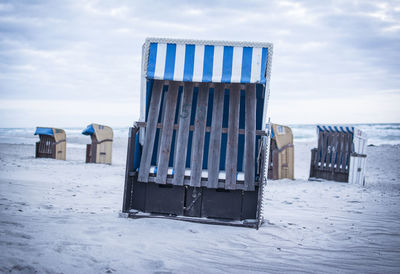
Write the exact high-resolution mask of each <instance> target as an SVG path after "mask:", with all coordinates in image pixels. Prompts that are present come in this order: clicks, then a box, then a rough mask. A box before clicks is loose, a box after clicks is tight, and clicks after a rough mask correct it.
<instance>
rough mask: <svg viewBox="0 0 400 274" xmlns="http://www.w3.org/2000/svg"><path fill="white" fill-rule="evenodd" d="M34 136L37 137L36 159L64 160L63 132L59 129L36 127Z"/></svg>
mask: <svg viewBox="0 0 400 274" xmlns="http://www.w3.org/2000/svg"><path fill="white" fill-rule="evenodd" d="M35 135H39V142H36V153H35V157H36V158H53V159H57V160H65V158H66V150H67V145H66V135H65V131H64V130H62V129H59V128H50V127H37V128H36V131H35Z"/></svg>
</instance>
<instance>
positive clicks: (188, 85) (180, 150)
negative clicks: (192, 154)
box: [172, 82, 193, 185]
mask: <svg viewBox="0 0 400 274" xmlns="http://www.w3.org/2000/svg"><path fill="white" fill-rule="evenodd" d="M192 100H193V83H192V82H185V83H184V84H183V95H182V101H181V107H180V111H179V129H178V136H177V142H176V150H175V157H174V179H173V181H172V184H174V185H183V181H184V177H185V165H186V155H187V147H188V138H189V126H190V115H191V113H192Z"/></svg>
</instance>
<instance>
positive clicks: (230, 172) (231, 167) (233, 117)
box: [225, 84, 240, 189]
mask: <svg viewBox="0 0 400 274" xmlns="http://www.w3.org/2000/svg"><path fill="white" fill-rule="evenodd" d="M239 112H240V84H232V85H231V89H230V95H229V117H228V142H227V149H226V162H225V172H226V181H225V188H226V189H236V173H237V156H238V139H239Z"/></svg>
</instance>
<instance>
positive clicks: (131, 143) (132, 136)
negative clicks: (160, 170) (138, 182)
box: [88, 127, 139, 212]
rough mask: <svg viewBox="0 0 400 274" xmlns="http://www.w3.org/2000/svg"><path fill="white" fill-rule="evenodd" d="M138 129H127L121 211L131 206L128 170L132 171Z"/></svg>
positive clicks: (127, 209)
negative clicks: (127, 137)
mask: <svg viewBox="0 0 400 274" xmlns="http://www.w3.org/2000/svg"><path fill="white" fill-rule="evenodd" d="M138 130H139V128H137V127H132V128H130V129H129V139H128V149H127V153H126V166H125V186H124V198H123V200H122V211H123V212H128V211H129V209H130V206H131V196H132V178H131V177H130V176H129V172H132V171H133V169H132V167H133V162H134V157H135V143H136V133H137V132H138ZM88 146H89V145H88ZM135 179H136V178H135Z"/></svg>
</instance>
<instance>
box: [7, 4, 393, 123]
mask: <svg viewBox="0 0 400 274" xmlns="http://www.w3.org/2000/svg"><path fill="white" fill-rule="evenodd" d="M399 26H400V4H399V3H398V2H396V1H378V0H377V1H372V0H366V1H330V2H328V3H326V2H321V1H316V0H311V1H292V0H287V1H267V2H265V1H261V0H260V1H258V0H252V1H196V2H193V1H189V0H187V1H178V0H174V1H156V0H153V1H134V2H132V1H116V0H114V1H91V0H89V1H49V0H42V1H18V2H16V1H3V3H1V4H0V96H1V97H0V99H3V100H10V101H8V103H9V104H13V102H14V103H16V102H17V101H18V100H55V101H59V100H66V101H77V102H79V101H89V100H91V99H93V98H95V100H96V101H97V102H103V103H110V104H119V103H120V102H132V105H133V104H134V103H133V102H137V101H139V99H138V98H139V89H140V75H141V72H140V64H141V46H142V43H143V42H144V40H145V38H146V37H173V38H188V39H210V40H211V39H214V40H245V41H264V42H265V41H266V42H273V43H274V56H273V65H272V78H271V104H272V103H274V102H275V103H276V102H277V101H285V102H286V103H287V104H288V105H293V106H296V107H298V108H299V112H301V106H300V105H299V104H298V100H304V99H307V100H317V99H321V100H333V101H335V102H340V101H341V100H343V102H347V101H348V98H361V99H362V100H364V99H365V100H372V99H371V98H377V97H379V96H384V94H385V93H384V92H385V91H388V90H392V91H393V90H394V91H395V93H396V92H398V91H399V87H400V77H399V75H400V62H399V61H398V60H400V52H399V51H398V49H399V48H400V27H399ZM396 98H397V97H396ZM382 100H383V101H384V100H385V99H382ZM382 100H379V102H382V104H383V101H382ZM387 100H389V99H387ZM25 107H26V108H28V106H27V105H26V106H25ZM124 107H126V105H121V108H124ZM271 109H273V110H274V111H273V112H270V114H271V116H272V118H273V119H274V117H276V119H279V117H282V116H285V111H286V110H285V108H276V107H275V108H274V107H272V106H271ZM135 111H137V112H138V109H136V110H135ZM382 112H383V115H381V116H380V118H379V119H382V120H379V121H385V114H384V113H385V110H384V109H383V110H382ZM97 115H98V116H99V117H102V115H103V114H102V113H101V112H100V111H99V112H97ZM313 115H315V117H318V115H319V113H317V111H315V113H314V114H313ZM365 115H367V117H369V119H370V120H371V121H372V120H373V121H378V120H376V116H374V115H373V114H372V113H370V114H368V113H365ZM133 116H134V115H133ZM353 116H354V114H353V112H349V115H348V121H346V122H351V119H352V117H353ZM104 117H105V116H104ZM299 117H302V116H301V115H300V116H299ZM393 117H394V116H393V115H392V114H389V113H388V114H387V119H392V118H393ZM128 118H130V117H128ZM7 119H13V118H12V115H11V116H7ZM74 119H76V120H75V122H76V123H78V122H79V119H78V118H77V117H75V118H74ZM107 119H108V118H107ZM130 119H131V120H132V121H133V119H134V117H131V118H130ZM296 119H297V118H296ZM303 119H304V120H305V121H304V122H307V121H309V120H310V117H309V116H304V117H303ZM374 119H375V120H374ZM0 120H1V119H0ZM287 120H288V122H290V117H288V118H287ZM0 126H1V123H0ZM32 126H34V125H32Z"/></svg>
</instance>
